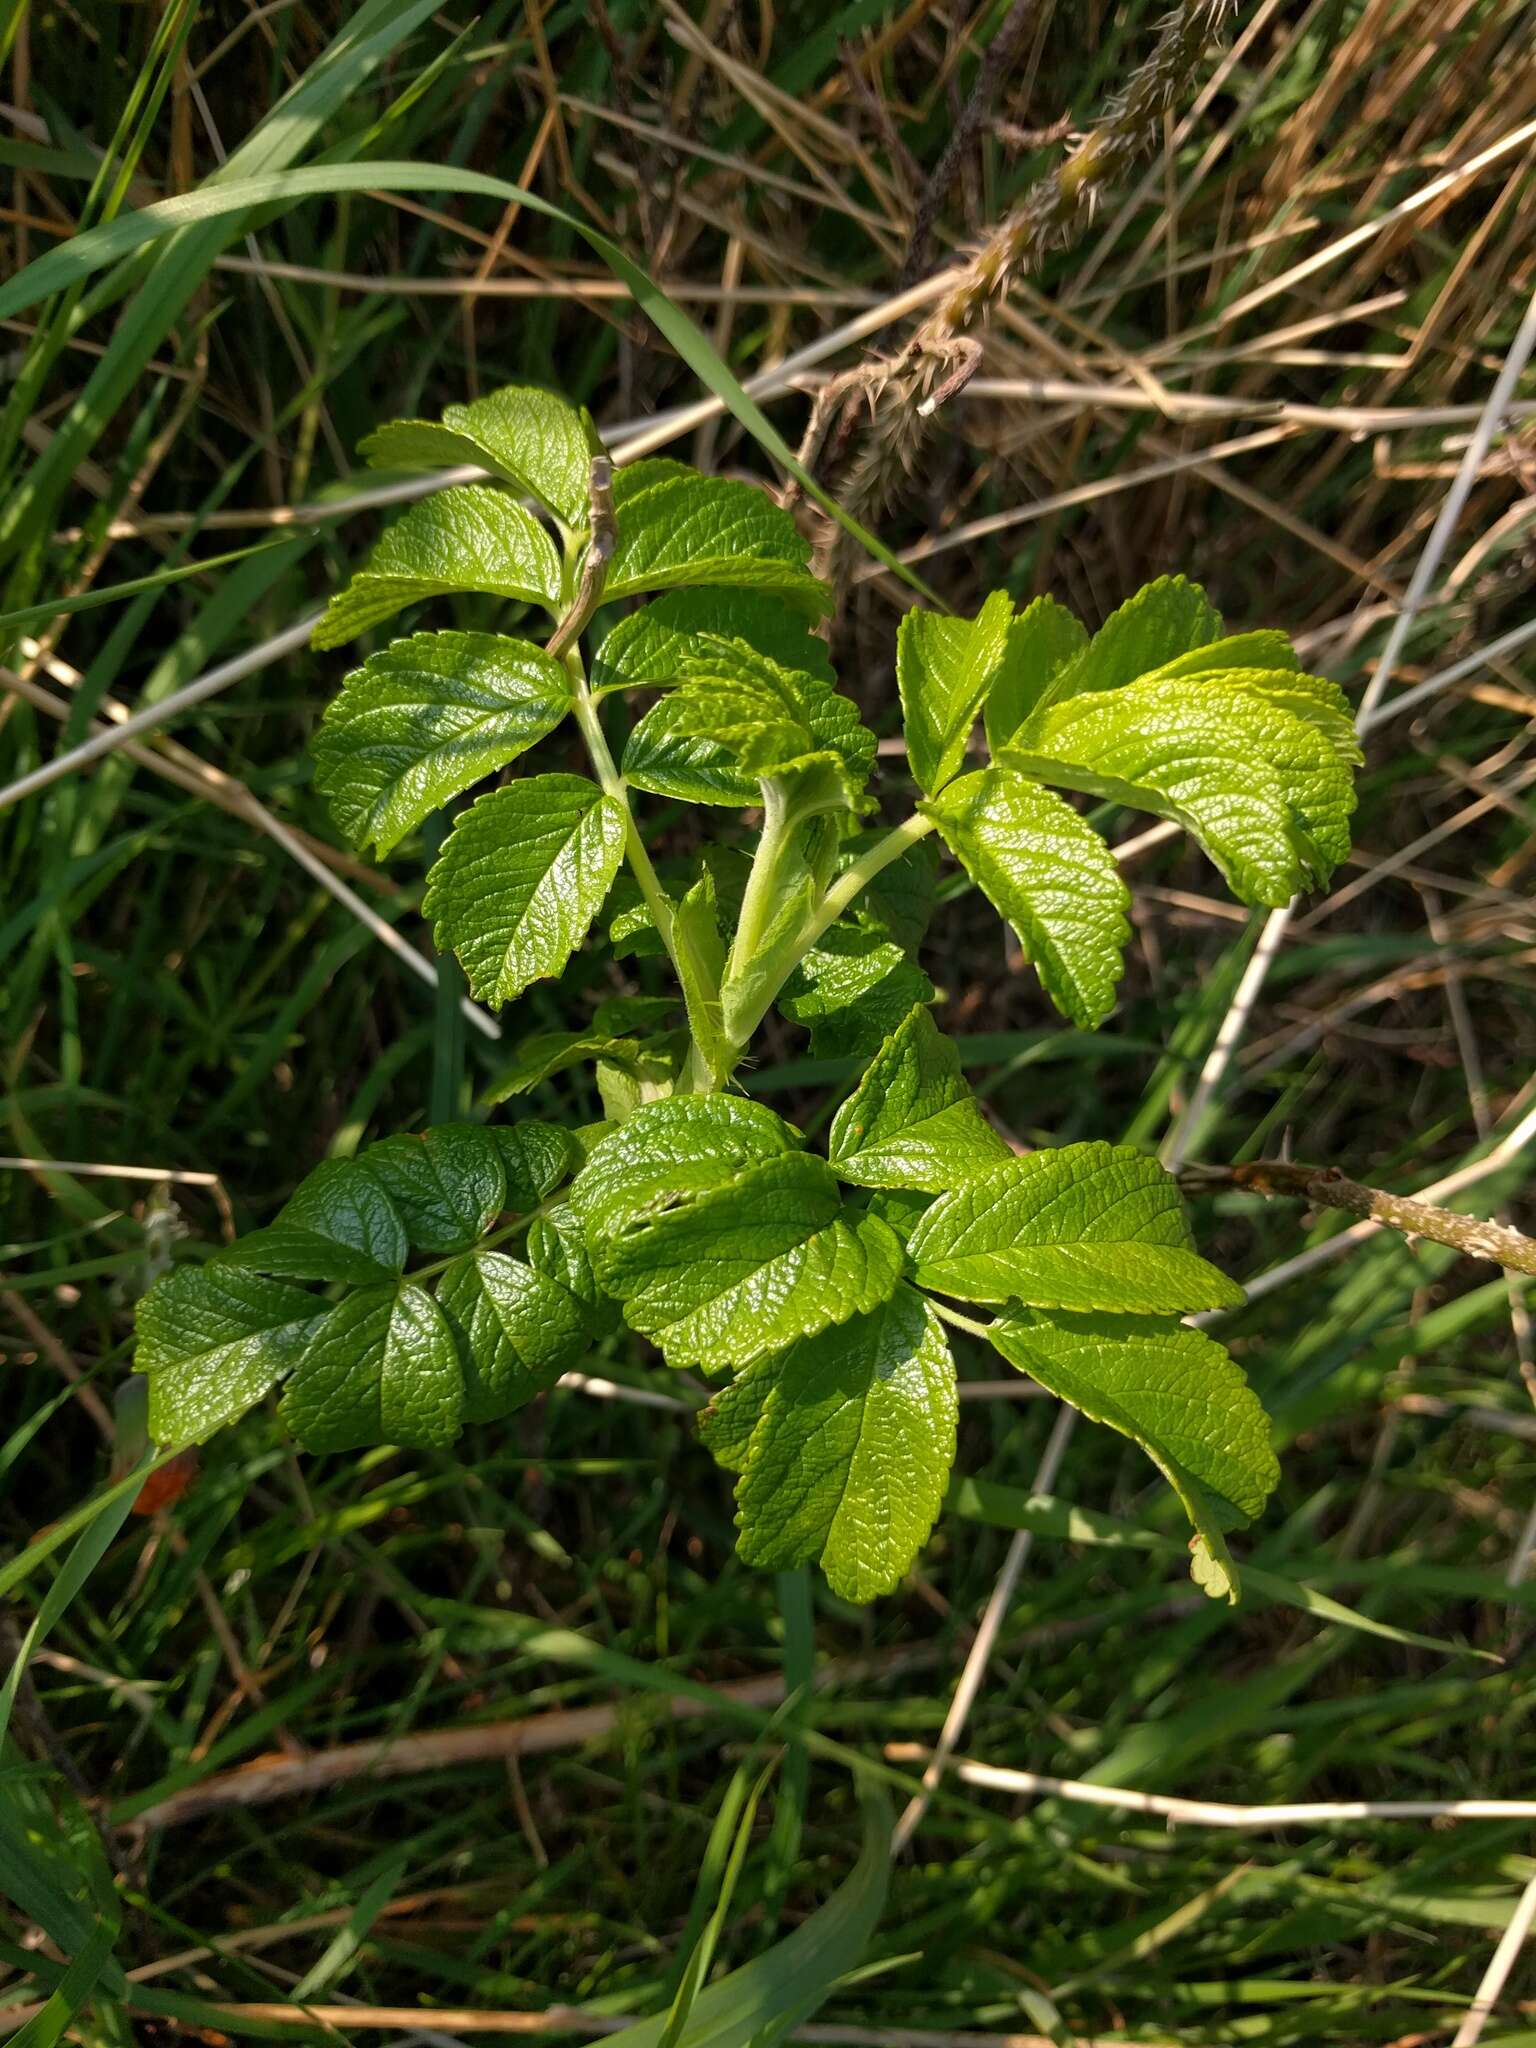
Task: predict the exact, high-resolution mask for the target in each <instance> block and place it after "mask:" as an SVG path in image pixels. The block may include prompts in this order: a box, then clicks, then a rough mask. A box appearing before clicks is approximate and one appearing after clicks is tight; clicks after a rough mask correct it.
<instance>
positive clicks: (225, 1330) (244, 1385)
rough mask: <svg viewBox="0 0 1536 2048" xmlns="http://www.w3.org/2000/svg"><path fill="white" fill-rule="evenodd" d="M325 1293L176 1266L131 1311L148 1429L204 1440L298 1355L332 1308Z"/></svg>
mask: <svg viewBox="0 0 1536 2048" xmlns="http://www.w3.org/2000/svg"><path fill="white" fill-rule="evenodd" d="M326 1307H327V1304H326V1303H325V1302H324V1301H322V1300H321V1299H320V1298H319V1296H318V1295H314V1294H306V1293H304V1292H303V1290H302V1289H300V1288H297V1287H289V1286H286V1285H285V1284H284V1283H283V1282H282V1281H280V1280H268V1279H264V1278H262V1277H261V1276H260V1275H259V1274H256V1273H244V1272H240V1271H238V1270H233V1269H230V1268H228V1267H226V1266H224V1265H221V1264H214V1265H208V1266H177V1267H175V1268H173V1270H172V1271H171V1272H169V1273H167V1274H166V1275H165V1276H164V1278H163V1279H160V1280H157V1281H156V1282H155V1285H154V1286H153V1287H152V1288H151V1289H150V1290H149V1292H148V1293H147V1294H146V1295H145V1296H144V1299H143V1300H142V1301H141V1302H140V1303H139V1305H138V1308H137V1309H136V1310H135V1312H134V1324H135V1329H136V1333H137V1341H136V1346H135V1351H134V1367H135V1370H137V1371H139V1372H142V1373H147V1374H148V1376H149V1431H150V1435H151V1436H152V1437H153V1438H154V1440H155V1442H156V1443H157V1444H160V1445H162V1446H164V1447H169V1446H171V1445H180V1444H197V1443H202V1442H203V1441H204V1440H205V1439H206V1438H207V1437H210V1436H212V1434H213V1432H214V1431H215V1430H216V1429H219V1428H221V1427H222V1426H223V1424H224V1423H226V1422H232V1421H233V1420H234V1419H235V1417H236V1416H237V1415H240V1414H243V1413H244V1411H245V1410H246V1409H247V1408H249V1407H251V1406H252V1404H253V1403H255V1402H257V1401H259V1400H260V1399H261V1397H262V1395H263V1394H265V1393H266V1392H267V1391H268V1389H269V1388H271V1387H275V1386H276V1385H277V1382H278V1381H279V1380H280V1379H281V1378H282V1377H283V1375H284V1374H285V1373H287V1372H289V1371H290V1370H291V1369H292V1367H293V1366H294V1365H295V1364H296V1363H297V1361H298V1359H299V1357H300V1354H301V1353H302V1352H303V1349H304V1346H305V1344H306V1343H307V1342H308V1341H309V1338H310V1337H311V1336H312V1334H313V1333H314V1331H315V1329H316V1327H317V1326H318V1324H319V1322H320V1320H321V1318H322V1317H323V1316H324V1314H325V1312H326Z"/></svg>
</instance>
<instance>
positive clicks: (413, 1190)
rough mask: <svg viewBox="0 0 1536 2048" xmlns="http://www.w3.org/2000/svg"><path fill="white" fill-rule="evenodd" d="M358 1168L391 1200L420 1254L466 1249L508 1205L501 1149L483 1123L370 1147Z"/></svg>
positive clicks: (449, 1127)
mask: <svg viewBox="0 0 1536 2048" xmlns="http://www.w3.org/2000/svg"><path fill="white" fill-rule="evenodd" d="M359 1163H360V1164H361V1165H362V1167H363V1168H364V1170H365V1171H366V1172H368V1173H371V1174H372V1175H373V1178H374V1179H375V1180H376V1181H377V1182H378V1184H379V1186H380V1187H381V1188H382V1189H383V1190H384V1192H385V1194H386V1195H388V1197H389V1199H390V1201H391V1202H392V1203H393V1204H394V1207H395V1210H396V1212H397V1213H398V1215H399V1217H400V1220H401V1222H402V1223H403V1224H404V1225H405V1232H406V1236H407V1237H408V1238H409V1239H410V1242H411V1244H412V1246H413V1247H414V1248H415V1250H417V1251H419V1252H461V1251H464V1250H466V1249H467V1248H468V1247H469V1246H470V1245H472V1244H473V1243H474V1242H475V1241H476V1239H477V1238H479V1237H482V1236H483V1235H484V1234H485V1232H486V1231H487V1230H488V1229H489V1228H490V1226H491V1224H492V1223H493V1222H494V1221H495V1219H496V1217H497V1216H498V1215H499V1214H500V1213H501V1210H502V1208H503V1206H504V1204H505V1201H506V1193H507V1176H506V1169H505V1168H504V1167H503V1165H502V1163H501V1153H500V1150H499V1149H498V1147H497V1144H496V1140H495V1139H494V1138H493V1137H492V1135H491V1133H490V1132H489V1131H488V1130H486V1129H484V1128H483V1127H482V1126H481V1125H479V1124H438V1125H437V1126H436V1127H435V1129H433V1130H430V1131H421V1132H401V1133H400V1134H399V1135H398V1136H396V1137H393V1138H385V1139H384V1140H383V1141H382V1143H380V1144H377V1145H370V1146H369V1147H368V1149H367V1150H366V1151H365V1152H364V1153H363V1154H362V1155H361V1159H360V1162H359Z"/></svg>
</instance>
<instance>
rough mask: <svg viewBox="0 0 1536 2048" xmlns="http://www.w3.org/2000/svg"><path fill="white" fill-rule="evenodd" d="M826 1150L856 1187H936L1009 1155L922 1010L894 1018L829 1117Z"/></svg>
mask: <svg viewBox="0 0 1536 2048" xmlns="http://www.w3.org/2000/svg"><path fill="white" fill-rule="evenodd" d="M827 1156H828V1157H829V1159H830V1160H831V1162H832V1168H833V1171H834V1172H835V1173H836V1174H837V1176H838V1178H839V1179H840V1180H845V1181H851V1182H852V1183H853V1184H854V1185H855V1186H856V1187H866V1188H915V1189H919V1190H923V1191H926V1192H928V1193H942V1192H944V1191H945V1190H946V1189H949V1188H958V1187H961V1186H963V1185H964V1183H965V1182H966V1181H968V1180H972V1179H974V1178H975V1177H976V1176H977V1175H978V1174H982V1173H986V1172H988V1171H989V1169H991V1168H993V1167H996V1166H999V1165H1002V1164H1004V1163H1005V1162H1007V1161H1008V1160H1010V1159H1011V1158H1012V1157H1013V1155H1012V1153H1011V1152H1010V1151H1009V1149H1008V1146H1007V1145H1006V1144H1005V1143H1004V1141H1003V1140H1002V1139H1001V1138H1000V1137H999V1136H998V1134H997V1132H996V1131H994V1130H993V1128H992V1126H991V1125H990V1124H989V1123H988V1122H987V1121H986V1119H985V1118H984V1117H983V1115H982V1114H981V1111H980V1109H979V1108H978V1107H977V1105H976V1098H975V1096H974V1095H972V1093H971V1091H970V1089H969V1087H968V1086H967V1085H966V1082H965V1080H964V1078H963V1077H962V1075H961V1072H960V1055H959V1054H958V1053H957V1052H956V1050H955V1047H954V1043H953V1041H952V1040H950V1039H948V1038H946V1037H945V1036H944V1034H943V1033H942V1032H941V1031H940V1030H939V1027H938V1026H937V1025H936V1024H935V1023H934V1021H933V1018H932V1017H931V1016H930V1014H929V1013H928V1011H927V1010H926V1009H922V1008H918V1009H914V1010H913V1011H911V1012H910V1014H909V1015H908V1016H907V1017H906V1018H905V1019H904V1021H903V1022H902V1023H901V1024H899V1025H898V1026H897V1028H896V1030H894V1031H893V1032H892V1033H891V1035H890V1037H889V1038H887V1039H886V1041H885V1042H884V1044H883V1045H882V1046H881V1047H880V1050H879V1051H878V1052H877V1053H876V1055H875V1057H874V1059H873V1060H871V1062H870V1064H869V1066H868V1068H867V1069H866V1071H865V1073H864V1077H863V1079H862V1080H861V1081H860V1082H859V1085H858V1087H857V1088H856V1089H855V1090H854V1092H853V1093H852V1095H850V1096H849V1098H848V1100H847V1101H846V1102H845V1103H844V1104H843V1105H842V1107H841V1108H840V1109H839V1110H838V1112H837V1115H836V1116H835V1117H834V1118H833V1120H832V1130H831V1134H830V1136H829V1137H828V1140H827Z"/></svg>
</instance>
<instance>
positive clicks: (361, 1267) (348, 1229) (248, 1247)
mask: <svg viewBox="0 0 1536 2048" xmlns="http://www.w3.org/2000/svg"><path fill="white" fill-rule="evenodd" d="M408 1249H409V1244H408V1240H407V1238H406V1234H405V1225H404V1223H403V1222H402V1221H401V1219H400V1213H399V1211H398V1210H397V1209H396V1208H395V1205H394V1203H393V1202H392V1201H391V1200H390V1198H389V1196H388V1195H387V1194H386V1193H385V1192H384V1189H383V1188H382V1186H381V1185H380V1184H379V1182H378V1181H377V1180H376V1179H375V1178H374V1176H373V1175H372V1174H371V1173H370V1172H369V1171H368V1169H367V1167H365V1166H364V1165H363V1163H362V1161H361V1160H358V1159H325V1160H322V1161H321V1163H320V1164H319V1165H318V1166H317V1167H316V1168H315V1170H314V1171H313V1173H311V1174H308V1175H307V1176H306V1177H305V1178H304V1179H303V1180H302V1181H300V1183H299V1185H298V1186H297V1187H296V1188H295V1189H294V1191H293V1193H292V1194H291V1195H290V1196H289V1198H288V1200H287V1201H286V1202H285V1203H284V1204H283V1207H282V1208H281V1209H280V1210H279V1211H278V1214H277V1218H276V1220H275V1221H274V1222H272V1223H269V1224H268V1225H267V1227H266V1229H265V1230H253V1231H250V1232H248V1233H247V1234H246V1236H244V1237H242V1238H240V1239H239V1240H238V1242H237V1243H235V1244H232V1245H231V1246H230V1247H229V1249H228V1250H227V1251H223V1252H220V1253H219V1255H218V1257H219V1264H220V1265H221V1266H245V1267H249V1268H251V1269H252V1270H254V1271H255V1272H258V1273H279V1274H281V1275H282V1276H283V1277H284V1278H285V1279H289V1280H346V1281H351V1282H353V1283H354V1284H356V1285H360V1286H367V1285H368V1284H369V1283H371V1282H374V1281H380V1280H389V1279H392V1278H393V1277H394V1275H395V1274H397V1273H398V1272H399V1271H400V1269H401V1267H402V1266H403V1265H404V1264H405V1255H406V1252H407V1250H408Z"/></svg>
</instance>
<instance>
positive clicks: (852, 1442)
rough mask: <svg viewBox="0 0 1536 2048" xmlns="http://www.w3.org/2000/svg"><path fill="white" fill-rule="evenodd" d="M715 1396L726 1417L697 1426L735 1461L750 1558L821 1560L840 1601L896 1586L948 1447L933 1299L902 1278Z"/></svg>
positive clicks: (943, 1357) (742, 1543) (945, 1362)
mask: <svg viewBox="0 0 1536 2048" xmlns="http://www.w3.org/2000/svg"><path fill="white" fill-rule="evenodd" d="M738 1389H740V1390H741V1391H740V1392H738ZM760 1389H761V1391H759V1390H760ZM720 1405H721V1406H724V1407H726V1409H727V1414H726V1418H725V1420H724V1421H712V1420H711V1418H710V1416H709V1415H708V1414H706V1417H705V1419H704V1422H703V1424H702V1426H701V1427H702V1434H703V1436H704V1440H705V1442H706V1443H707V1444H709V1445H710V1447H711V1449H717V1446H718V1451H720V1452H723V1453H724V1457H723V1460H722V1461H723V1462H735V1463H738V1464H739V1465H740V1466H741V1475H742V1476H741V1479H740V1481H739V1483H738V1485H737V1488H736V1521H737V1526H738V1528H739V1529H740V1531H741V1536H740V1539H739V1543H738V1548H739V1550H740V1552H741V1556H742V1558H743V1559H744V1560H745V1562H746V1563H748V1564H755V1565H760V1566H763V1567H764V1568H765V1569H770V1570H777V1571H785V1570H788V1569H790V1568H792V1567H793V1566H795V1565H800V1564H807V1563H811V1562H813V1561H814V1562H819V1563H820V1565H821V1569H822V1571H823V1573H824V1574H825V1576H826V1580H827V1583H828V1585H829V1586H830V1587H831V1588H832V1590H833V1592H834V1593H837V1594H839V1595H840V1596H841V1597H842V1598H843V1599H845V1600H854V1601H860V1602H862V1601H866V1600H872V1599H874V1598H875V1597H876V1595H877V1594H880V1593H889V1592H891V1591H892V1590H893V1589H894V1588H895V1587H896V1586H897V1585H899V1584H900V1582H901V1580H902V1579H903V1578H904V1577H905V1575H906V1573H907V1571H908V1570H909V1569H910V1567H911V1565H912V1562H913V1560H914V1558H915V1557H916V1556H917V1554H918V1552H919V1550H921V1548H922V1546H923V1544H924V1543H925V1542H926V1540H927V1538H928V1534H929V1532H930V1530H931V1529H932V1528H933V1524H934V1521H935V1520H936V1518H937V1516H938V1512H939V1508H940V1506H941V1505H942V1503H943V1499H944V1492H945V1488H946V1486H947V1484H948V1480H949V1470H950V1466H951V1465H952V1463H953V1462H954V1455H955V1426H956V1416H957V1413H958V1408H959V1403H958V1400H957V1397H956V1391H955V1368H954V1361H953V1360H952V1358H951V1357H950V1352H949V1345H948V1344H947V1343H946V1341H945V1337H944V1329H943V1325H942V1324H941V1323H940V1321H939V1319H938V1317H937V1316H936V1315H935V1314H934V1313H933V1311H932V1309H930V1308H929V1307H928V1305H927V1303H926V1302H924V1301H923V1300H922V1299H921V1297H920V1296H918V1295H916V1294H914V1293H913V1292H912V1290H911V1288H909V1287H901V1288H898V1289H897V1290H896V1292H895V1293H894V1294H893V1295H892V1296H891V1298H890V1299H889V1300H888V1301H885V1302H882V1303H881V1304H880V1305H879V1306H878V1307H876V1308H874V1309H871V1310H870V1311H869V1312H868V1313H866V1314H863V1315H859V1316H855V1317H854V1318H853V1319H852V1321H850V1322H848V1323H846V1324H844V1325H843V1326H842V1327H840V1328H837V1329H830V1330H823V1331H821V1332H820V1333H819V1334H817V1335H815V1336H811V1337H805V1338H801V1339H800V1340H799V1341H798V1342H797V1343H795V1344H792V1345H790V1346H789V1348H788V1349H787V1350H785V1351H783V1352H780V1353H779V1354H778V1356H776V1357H773V1358H766V1359H763V1360H761V1361H760V1362H759V1363H758V1364H757V1365H755V1366H753V1367H751V1368H750V1369H749V1371H748V1372H747V1373H746V1374H745V1375H744V1378H743V1380H738V1381H737V1382H735V1383H734V1385H733V1386H731V1387H730V1388H727V1390H726V1397H725V1402H724V1403H721V1404H720ZM732 1410H734V1412H731V1411H732ZM743 1443H744V1447H743Z"/></svg>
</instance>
